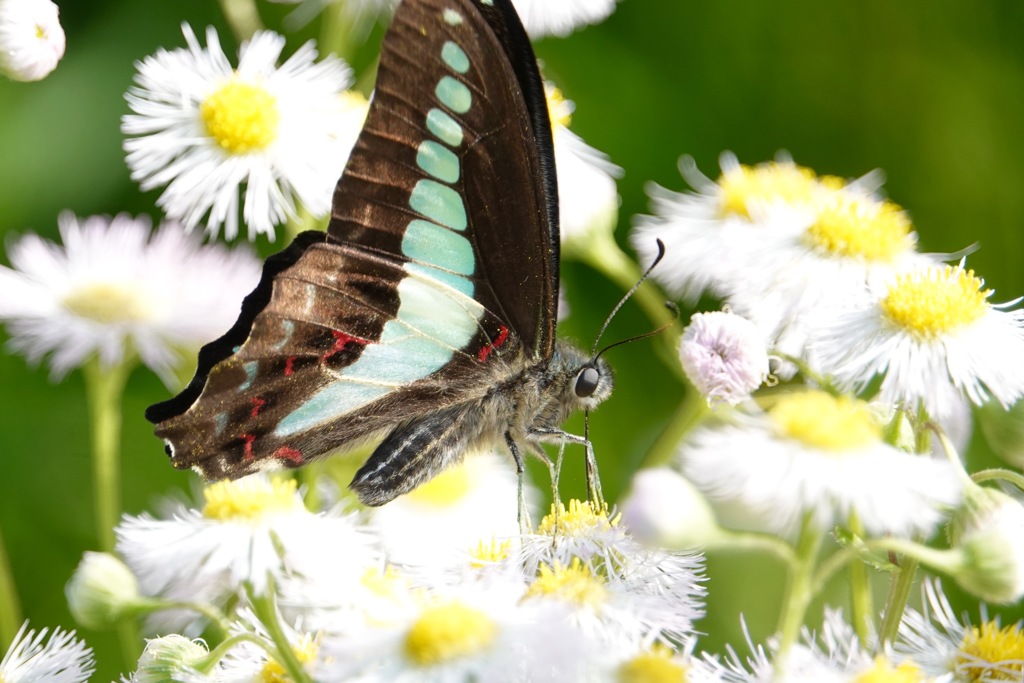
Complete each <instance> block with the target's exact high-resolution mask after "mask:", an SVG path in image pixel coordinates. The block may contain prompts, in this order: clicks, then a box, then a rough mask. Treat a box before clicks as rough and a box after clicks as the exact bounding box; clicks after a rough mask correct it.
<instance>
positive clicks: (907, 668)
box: [853, 655, 925, 683]
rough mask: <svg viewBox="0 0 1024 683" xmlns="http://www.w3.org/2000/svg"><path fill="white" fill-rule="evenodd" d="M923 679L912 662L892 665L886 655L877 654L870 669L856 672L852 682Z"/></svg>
mask: <svg viewBox="0 0 1024 683" xmlns="http://www.w3.org/2000/svg"><path fill="white" fill-rule="evenodd" d="M923 680H925V676H924V674H923V673H921V669H919V668H918V666H917V665H916V664H914V663H913V662H910V661H907V662H903V663H901V664H900V665H899V666H893V665H892V662H890V661H889V660H888V659H887V658H886V657H884V656H882V655H879V656H877V657H875V662H874V664H873V665H872V666H871V668H870V669H867V670H866V671H862V672H861V673H859V674H857V677H856V678H854V679H853V683H920V681H923Z"/></svg>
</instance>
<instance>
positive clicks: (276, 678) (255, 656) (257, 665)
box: [210, 609, 323, 683]
mask: <svg viewBox="0 0 1024 683" xmlns="http://www.w3.org/2000/svg"><path fill="white" fill-rule="evenodd" d="M240 617H241V620H240V621H239V622H237V623H236V624H234V626H233V627H232V629H231V633H230V636H231V637H236V638H237V637H239V636H246V637H247V639H246V640H242V641H241V642H238V643H237V644H236V645H235V646H234V647H232V648H231V649H230V650H228V652H227V653H226V654H225V655H224V657H223V658H221V660H220V661H219V662H217V667H216V669H215V670H214V671H212V672H211V674H210V678H211V679H212V680H214V681H216V682H217V683H260V682H263V681H266V682H268V683H269V682H280V683H283V682H284V681H290V680H292V679H291V676H290V675H289V672H288V669H287V668H286V667H285V666H284V665H283V664H282V663H281V662H279V661H278V660H276V659H274V656H272V655H271V654H270V653H269V652H268V651H267V649H266V648H265V647H263V646H262V645H261V644H260V643H259V642H254V640H253V639H256V640H257V641H262V642H263V643H270V642H272V640H271V637H270V635H269V634H268V633H267V629H266V626H265V625H264V624H262V623H261V622H260V621H259V620H258V619H257V617H256V615H255V614H253V613H252V612H250V611H248V609H246V610H243V611H242V614H241V615H240ZM277 618H278V619H279V623H278V626H279V628H280V629H281V631H282V634H283V636H284V639H285V640H286V641H287V642H288V643H289V644H290V646H291V650H292V653H293V654H294V655H295V660H296V661H298V663H299V664H300V665H301V666H302V667H303V669H305V670H306V673H307V674H309V675H310V677H311V679H312V680H323V679H320V678H318V677H317V676H316V675H315V674H316V672H315V669H316V666H317V659H318V657H319V655H320V643H321V636H320V635H319V634H317V633H315V632H311V631H310V630H308V629H307V628H301V629H298V628H295V627H294V626H293V625H292V624H290V623H288V622H287V621H285V620H281V617H280V615H277Z"/></svg>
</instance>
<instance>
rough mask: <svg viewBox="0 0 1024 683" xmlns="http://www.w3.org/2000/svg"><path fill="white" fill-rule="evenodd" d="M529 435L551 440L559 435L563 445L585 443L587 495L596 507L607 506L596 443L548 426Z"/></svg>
mask: <svg viewBox="0 0 1024 683" xmlns="http://www.w3.org/2000/svg"><path fill="white" fill-rule="evenodd" d="M528 436H531V437H534V438H536V439H538V440H550V439H551V438H552V437H558V438H559V439H561V440H562V445H563V446H564V445H565V443H566V442H569V443H578V444H581V445H583V447H584V448H586V451H587V496H588V497H589V498H590V500H591V502H592V503H593V504H594V505H595V507H596V509H598V510H603V509H605V508H606V507H607V504H606V503H605V502H604V494H603V493H602V492H601V477H600V475H599V474H598V472H597V457H596V456H595V455H594V445H593V444H592V443H590V439H587V438H584V437H582V436H578V435H576V434H570V433H569V432H565V431H562V430H561V429H547V428H536V429H531V430H530V432H529V433H528Z"/></svg>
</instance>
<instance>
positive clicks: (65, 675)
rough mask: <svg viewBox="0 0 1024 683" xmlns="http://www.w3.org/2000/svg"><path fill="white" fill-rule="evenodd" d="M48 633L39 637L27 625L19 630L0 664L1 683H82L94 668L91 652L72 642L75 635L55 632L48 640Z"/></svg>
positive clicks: (75, 640) (44, 632)
mask: <svg viewBox="0 0 1024 683" xmlns="http://www.w3.org/2000/svg"><path fill="white" fill-rule="evenodd" d="M46 634H47V629H45V628H44V629H43V630H41V631H39V632H38V633H37V632H36V631H35V630H33V629H29V627H28V623H27V622H26V623H25V624H23V625H22V627H21V628H20V629H18V633H17V634H16V635H15V636H14V641H13V642H12V643H11V646H10V648H8V650H7V654H5V655H4V658H3V660H2V661H0V681H3V683H36V681H46V683H79V682H81V683H84V682H85V681H87V680H89V676H91V675H92V672H93V670H94V669H95V666H94V664H93V659H92V650H90V649H89V648H88V647H87V646H86V644H85V643H84V642H82V641H81V640H79V639H77V638H75V632H74V631H70V632H69V631H62V630H60V629H59V628H58V629H54V631H53V633H52V634H50V637H49V639H47V637H46Z"/></svg>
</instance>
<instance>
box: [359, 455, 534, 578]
mask: <svg viewBox="0 0 1024 683" xmlns="http://www.w3.org/2000/svg"><path fill="white" fill-rule="evenodd" d="M516 486H517V482H516V473H515V468H514V467H512V466H511V465H510V464H509V463H508V462H507V461H506V460H505V459H504V458H501V457H499V456H497V455H495V454H494V453H481V454H478V455H473V456H469V457H467V458H466V459H465V460H464V461H463V462H462V464H460V465H459V466H457V467H452V468H450V469H448V470H446V471H444V472H442V473H441V474H439V475H438V476H437V477H435V478H434V479H432V480H430V481H429V482H427V483H426V484H423V485H422V486H419V487H417V488H416V489H415V490H413V491H411V492H410V493H408V494H406V495H404V496H400V497H399V498H397V499H395V500H394V501H392V502H390V503H388V504H387V505H383V506H381V507H378V508H373V509H371V510H369V513H368V514H369V521H368V526H369V527H370V528H371V529H373V530H374V531H376V532H377V534H378V536H379V537H380V541H381V543H382V545H383V546H384V549H385V551H386V552H387V555H388V559H389V560H390V561H391V562H394V563H397V564H403V565H408V566H417V565H418V566H420V567H422V568H424V569H432V568H433V569H441V568H442V567H446V566H448V567H450V566H453V565H457V564H462V563H464V562H465V560H466V558H467V555H468V553H469V551H470V550H471V549H473V548H475V547H476V546H477V545H478V544H480V543H481V542H484V543H489V542H490V541H491V540H492V539H495V538H497V539H507V538H511V537H513V536H518V535H519V524H518V523H517V522H516V516H517V509H518V496H517V492H516V491H517V488H516ZM526 496H527V500H530V499H532V498H534V497H535V493H534V491H533V490H532V489H529V490H527V492H526Z"/></svg>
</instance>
